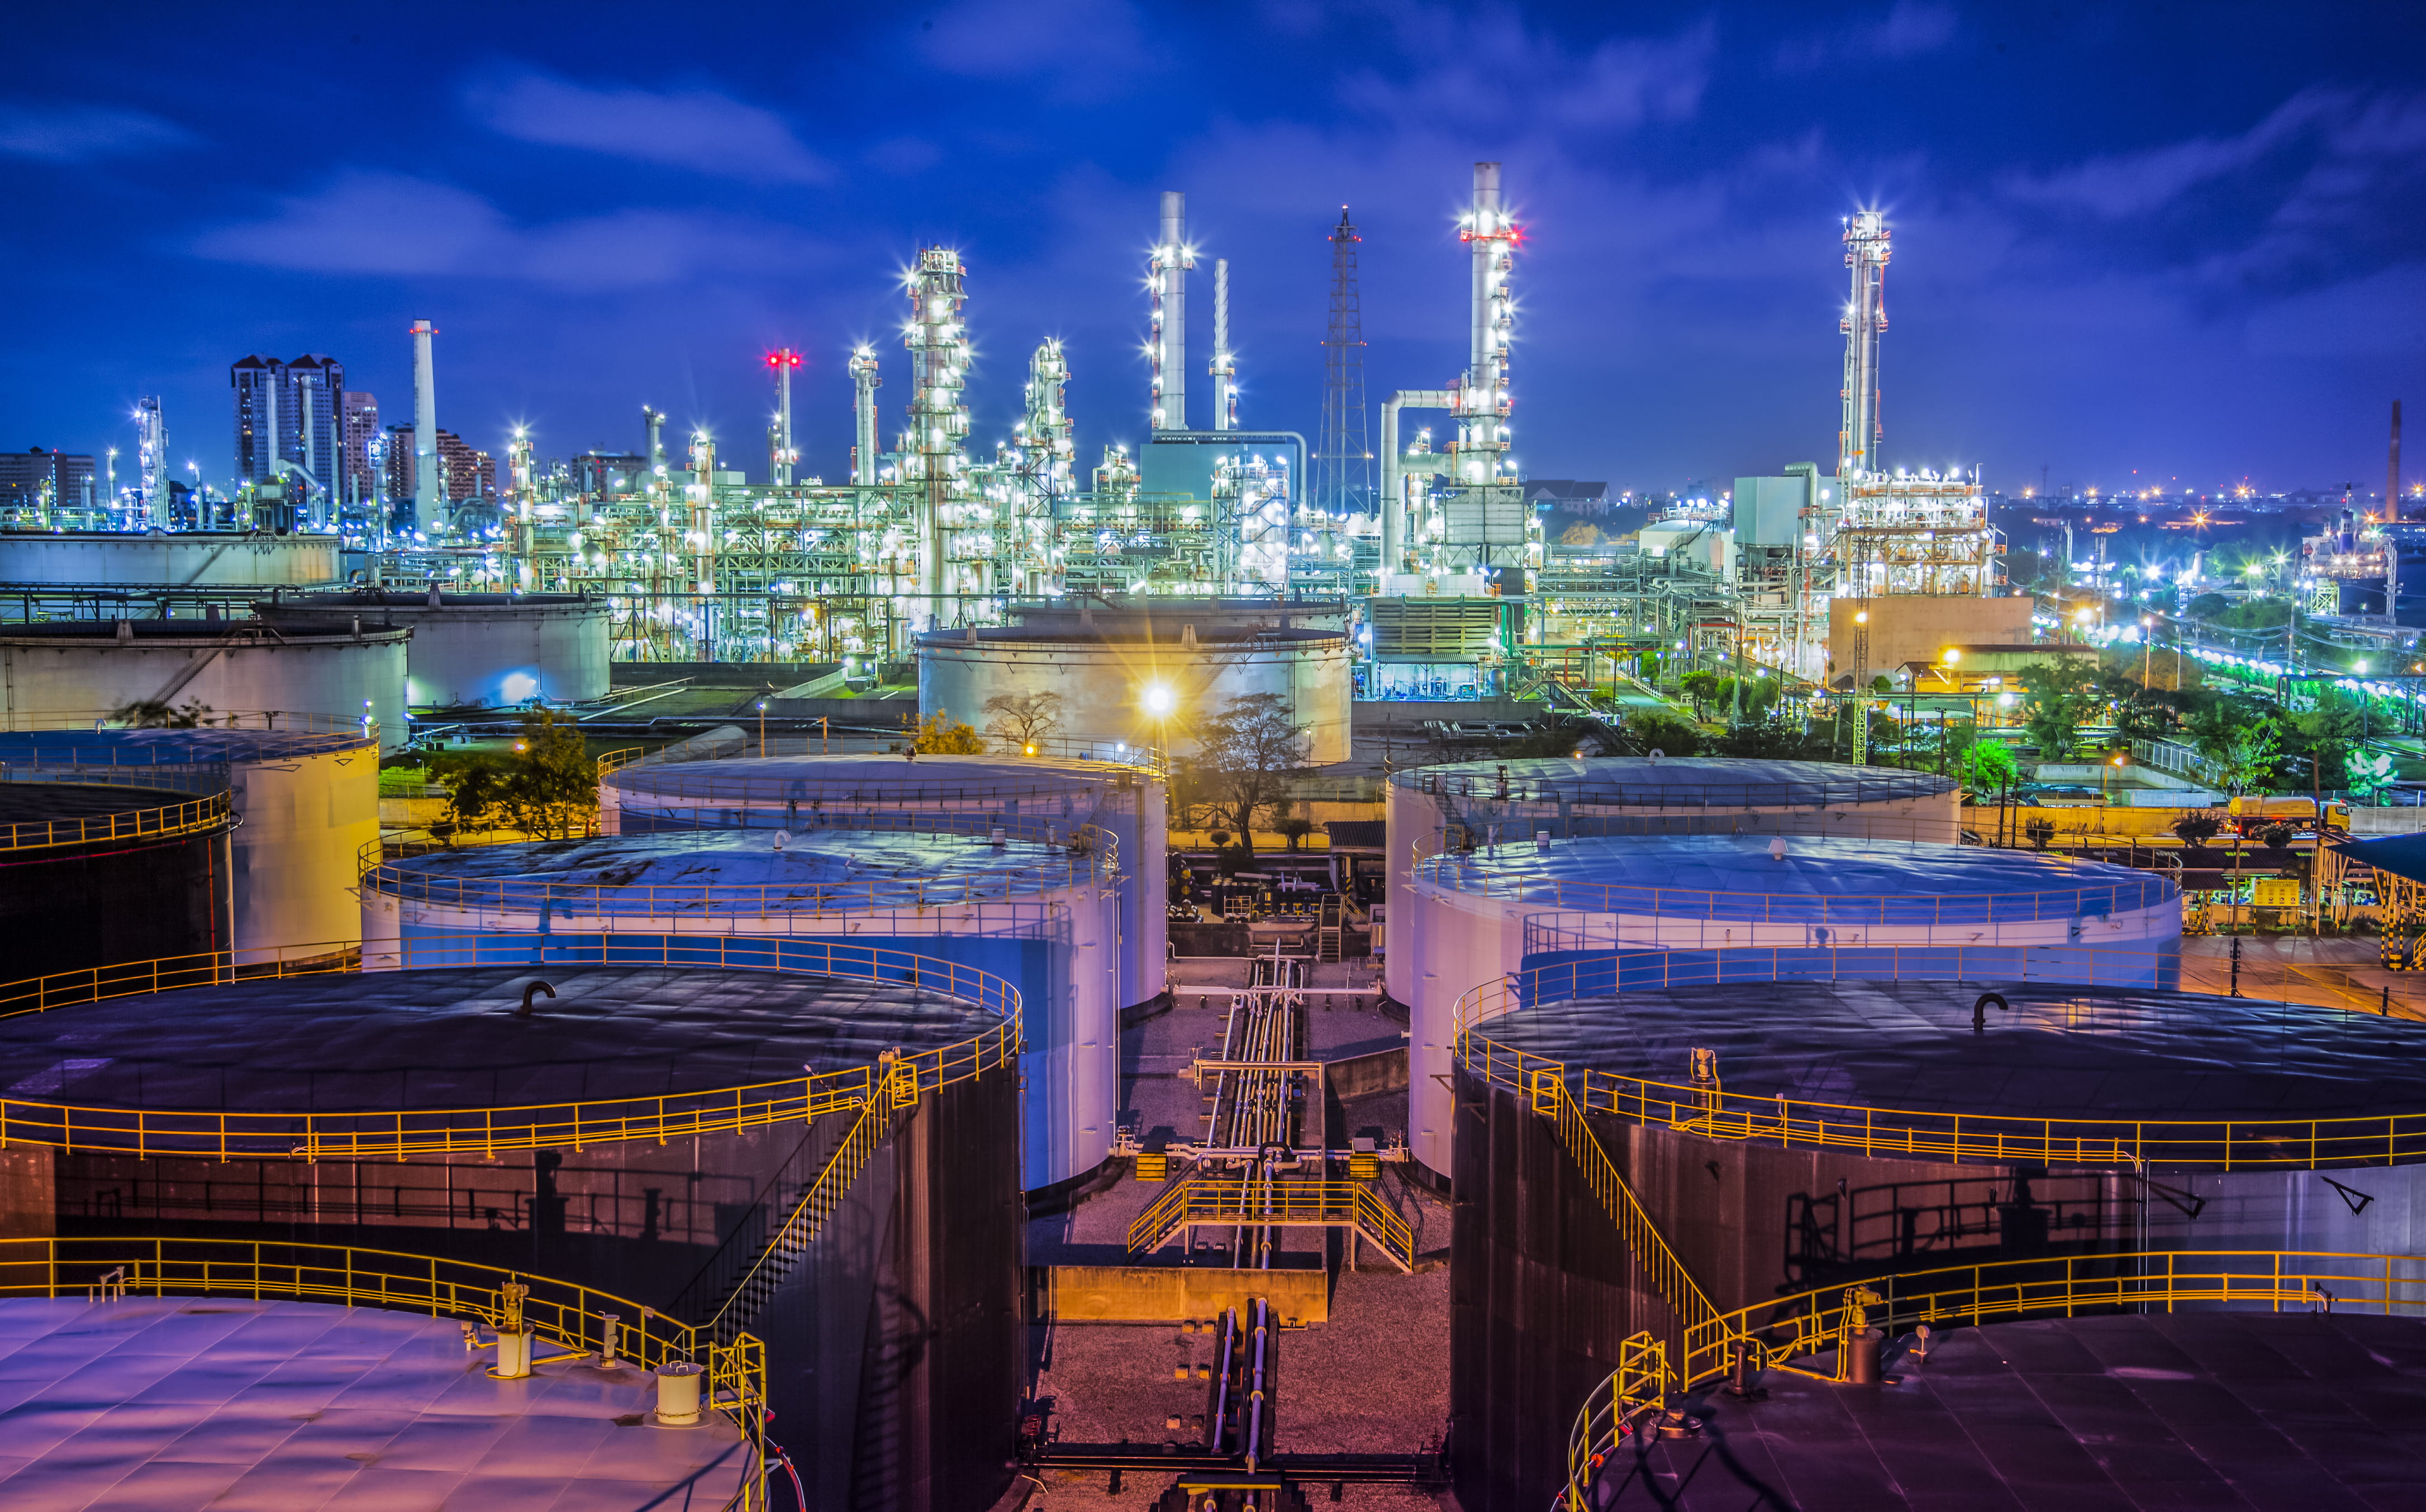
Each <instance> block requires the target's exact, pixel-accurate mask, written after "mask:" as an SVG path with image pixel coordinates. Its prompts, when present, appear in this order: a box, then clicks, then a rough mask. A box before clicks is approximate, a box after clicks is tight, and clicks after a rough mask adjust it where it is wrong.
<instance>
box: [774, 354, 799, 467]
mask: <svg viewBox="0 0 2426 1512" xmlns="http://www.w3.org/2000/svg"><path fill="white" fill-rule="evenodd" d="M767 365H768V367H771V368H773V369H774V370H775V434H774V436H773V437H772V438H771V439H772V441H773V442H774V444H772V445H771V446H769V447H768V452H769V453H770V454H771V455H770V456H769V457H768V463H769V468H768V471H769V472H770V473H771V474H772V475H773V476H774V479H775V486H776V487H777V488H779V489H788V488H790V487H791V486H792V464H793V463H795V462H798V461H799V460H800V459H801V451H800V448H799V447H797V446H795V445H794V444H792V369H794V368H796V367H798V366H800V365H801V354H800V353H798V352H796V351H794V350H792V349H791V348H790V347H789V346H786V347H784V348H783V349H782V350H781V351H777V352H771V353H769V354H768V358H767Z"/></svg>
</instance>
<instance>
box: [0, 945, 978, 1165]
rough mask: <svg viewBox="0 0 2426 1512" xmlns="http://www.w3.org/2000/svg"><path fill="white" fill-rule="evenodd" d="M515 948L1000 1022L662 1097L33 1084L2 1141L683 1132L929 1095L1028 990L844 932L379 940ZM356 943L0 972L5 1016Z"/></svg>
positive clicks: (341, 952)
mask: <svg viewBox="0 0 2426 1512" xmlns="http://www.w3.org/2000/svg"><path fill="white" fill-rule="evenodd" d="M484 946H488V947H495V948H511V949H513V950H514V952H515V953H516V957H517V959H516V964H517V965H518V966H521V965H527V966H528V968H529V969H530V970H532V971H534V972H536V971H538V970H541V969H542V968H545V967H548V966H568V965H572V966H580V965H608V966H617V967H633V966H652V965H657V966H669V967H677V968H697V969H703V970H709V969H739V970H748V971H768V972H780V973H792V974H799V975H803V976H832V977H840V978H843V979H846V980H851V981H863V982H875V983H882V984H885V985H887V986H900V987H916V988H919V989H925V990H930V991H934V992H939V993H943V994H946V995H949V996H953V997H959V998H962V999H963V1000H965V1001H968V1002H970V1003H973V1004H975V1005H978V1007H980V1008H984V1009H987V1010H989V1011H991V1012H993V1013H995V1014H996V1015H998V1016H999V1017H998V1020H997V1021H996V1022H995V1023H994V1024H993V1025H991V1026H989V1027H988V1028H986V1029H985V1030H983V1031H982V1032H980V1033H978V1034H977V1035H975V1036H973V1037H970V1038H967V1039H963V1040H961V1041H959V1042H957V1043H954V1044H950V1045H945V1046H940V1047H937V1048H935V1049H932V1050H924V1051H918V1052H915V1053H914V1054H905V1055H903V1056H902V1057H900V1058H899V1059H898V1061H895V1060H888V1061H883V1062H880V1063H879V1064H877V1065H872V1066H858V1067H851V1068H849V1069H847V1070H835V1071H824V1072H817V1073H814V1074H807V1075H802V1076H796V1077H790V1078H786V1079H784V1080H783V1081H777V1082H763V1083H757V1084H754V1085H752V1086H734V1087H723V1088H718V1089H714V1090H703V1091H698V1092H678V1093H669V1094H664V1095H660V1096H655V1097H610V1098H596V1099H590V1100H587V1101H583V1102H553V1103H538V1104H530V1105H521V1106H509V1107H489V1108H479V1107H472V1108H416V1109H393V1110H378V1111H369V1110H364V1111H353V1112H348V1111H334V1112H323V1111H310V1110H302V1109H299V1110H297V1111H293V1112H276V1111H273V1112H259V1113H256V1112H249V1111H248V1112H231V1111H226V1110H209V1109H182V1108H129V1107H108V1106H79V1105H75V1104H71V1103H68V1102H51V1101H46V1100H42V1099H37V1098H23V1097H8V1098H0V1145H6V1144H8V1143H17V1144H33V1145H48V1146H50V1147H52V1148H54V1149H58V1150H76V1151H84V1152H90V1153H112V1154H127V1155H137V1156H145V1157H148V1156H154V1155H212V1156H215V1157H217V1158H218V1159H221V1160H228V1159H235V1158H243V1157H254V1158H260V1157H288V1156H291V1157H295V1158H299V1159H303V1160H338V1159H347V1160H359V1159H365V1158H370V1159H397V1160H401V1159H405V1158H407V1157H409V1156H413V1155H449V1154H478V1155H483V1156H485V1155H491V1154H495V1153H498V1152H500V1151H504V1150H538V1149H542V1148H549V1147H570V1148H572V1149H574V1150H579V1149H582V1148H583V1147H585V1146H588V1145H600V1144H620V1143H623V1142H625V1141H629V1140H643V1139H646V1140H655V1141H656V1142H658V1143H663V1142H665V1141H666V1140H669V1139H674V1138H685V1137H689V1136H691V1135H696V1134H726V1133H731V1132H733V1131H736V1130H740V1129H756V1128H766V1127H768V1126H771V1125H777V1124H788V1123H800V1122H805V1121H807V1120H809V1119H812V1118H822V1117H824V1116H825V1115H827V1114H831V1113H841V1112H848V1111H851V1110H854V1109H856V1108H859V1107H860V1106H862V1105H863V1104H865V1103H866V1102H869V1101H870V1100H871V1099H874V1098H876V1097H877V1096H879V1095H880V1093H883V1094H886V1095H892V1093H891V1089H894V1088H898V1086H900V1085H902V1084H901V1082H900V1081H899V1080H898V1078H907V1079H908V1081H909V1083H910V1085H912V1086H914V1087H915V1089H916V1090H917V1091H918V1092H920V1093H924V1092H927V1091H931V1090H939V1089H941V1088H943V1087H946V1086H954V1085H957V1084H958V1083H960V1082H962V1081H966V1080H968V1079H970V1078H972V1077H977V1076H981V1075H984V1074H985V1073H987V1072H988V1071H993V1070H1001V1069H1004V1068H1007V1067H1010V1066H1011V1065H1012V1064H1013V1063H1014V1062H1015V1060H1016V1059H1017V1056H1018V1054H1019V1047H1020V1025H1019V1017H1020V995H1019V989H1017V988H1015V987H1013V986H1011V984H1010V983H1009V982H1007V981H1004V980H1003V979H1002V978H1000V977H998V976H995V975H994V974H993V973H988V972H982V971H979V970H978V969H977V968H975V967H971V966H963V965H961V964H959V963H957V962H953V961H946V960H938V959H935V958H933V957H926V956H918V955H914V954H912V953H910V952H907V951H898V950H884V949H879V948H876V947H872V946H867V945H854V944H849V943H847V942H841V941H832V942H829V941H811V940H800V939H780V940H778V939H763V940H752V939H744V938H735V937H726V936H716V935H700V936H686V937H684V938H683V939H681V940H680V941H668V940H655V939H649V938H645V937H643V938H636V939H631V940H619V939H608V940H605V941H578V940H575V941H558V940H534V939H532V938H530V937H528V936H479V935H458V936H445V937H439V938H431V939H425V940H405V941H385V942H382V943H381V944H380V945H379V946H377V947H376V952H377V954H378V955H379V956H380V957H382V958H384V959H388V960H392V961H394V962H395V963H396V965H397V966H399V967H402V968H407V969H410V968H413V967H424V966H461V965H464V964H466V963H467V957H470V958H474V959H477V953H478V952H479V951H480V950H481V949H482V948H483V947H484ZM358 951H359V947H357V946H354V945H351V944H323V945H302V946H289V947H286V948H285V949H283V950H282V951H281V952H280V953H279V955H278V958H276V959H273V960H269V961H264V962H258V963H253V962H248V963H246V964H244V965H241V966H239V965H237V964H235V957H233V955H232V954H231V953H229V952H226V951H218V952H213V953H209V954H205V955H198V956H183V957H169V958H166V959H163V960H155V961H137V962H132V963H129V964H126V965H121V966H111V967H101V968H96V969H92V970H88V971H81V972H63V973H57V974H55V975H51V976H42V977H35V978H31V979H28V980H26V981H22V982H16V983H12V984H9V985H7V986H0V1017H13V1016H16V1015H19V1014H25V1013H41V1012H56V1011H57V1010H58V1009H60V1008H63V1007H68V1006H72V1005H78V1004H88V1003H97V1002H101V1001H104V1000H106V999H110V998H120V997H129V996H137V995H143V994H149V993H154V992H170V991H174V990H177V989H186V988H197V987H212V986H218V985H223V984H227V983H232V982H240V981H257V980H263V979H267V978H273V977H284V976H313V975H326V974H331V973H351V972H359V971H362V970H363V969H364V967H363V958H362V957H361V955H360V954H359V953H358Z"/></svg>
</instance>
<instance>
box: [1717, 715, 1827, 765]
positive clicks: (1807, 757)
mask: <svg viewBox="0 0 2426 1512" xmlns="http://www.w3.org/2000/svg"><path fill="white" fill-rule="evenodd" d="M1709 748H1710V751H1711V753H1712V754H1714V755H1719V756H1743V757H1752V758H1756V759H1767V760H1771V761H1803V762H1824V761H1829V760H1832V759H1834V756H1835V751H1834V750H1833V749H1832V748H1831V742H1830V740H1829V738H1828V737H1827V736H1826V735H1822V734H1806V733H1804V732H1803V726H1802V725H1801V723H1800V722H1798V721H1795V720H1791V719H1780V718H1777V717H1775V716H1764V717H1759V718H1753V717H1746V718H1744V719H1741V720H1739V721H1737V722H1736V723H1734V724H1731V725H1729V726H1727V728H1726V730H1725V731H1724V732H1722V733H1721V734H1720V735H1718V736H1717V737H1716V738H1714V739H1713V740H1712V741H1711V742H1710V747H1709Z"/></svg>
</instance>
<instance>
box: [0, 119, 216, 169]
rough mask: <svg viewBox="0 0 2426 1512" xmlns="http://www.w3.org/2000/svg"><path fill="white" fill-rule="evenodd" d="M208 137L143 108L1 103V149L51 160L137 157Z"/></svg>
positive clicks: (47, 161)
mask: <svg viewBox="0 0 2426 1512" xmlns="http://www.w3.org/2000/svg"><path fill="white" fill-rule="evenodd" d="M201 141H202V138H201V137H197V136H195V135H194V134H193V133H192V132H190V131H187V130H186V128H185V127H183V126H180V125H178V124H177V123H176V122H175V121H168V120H164V119H162V118H161V117H159V116H155V115H152V114H150V113H149V112H147V111H142V110H120V109H116V108H113V107H111V106H107V105H59V106H56V107H53V108H50V109H28V108H25V107H23V106H15V107H9V108H0V153H5V154H7V155H8V156H10V157H30V158H34V159H37V160H39V161H40V162H45V163H84V162H90V161H91V160H93V159H95V158H102V157H135V156H140V155H142V154H144V153H160V152H171V151H175V150H177V149H180V148H186V147H194V146H198V145H200V143H201Z"/></svg>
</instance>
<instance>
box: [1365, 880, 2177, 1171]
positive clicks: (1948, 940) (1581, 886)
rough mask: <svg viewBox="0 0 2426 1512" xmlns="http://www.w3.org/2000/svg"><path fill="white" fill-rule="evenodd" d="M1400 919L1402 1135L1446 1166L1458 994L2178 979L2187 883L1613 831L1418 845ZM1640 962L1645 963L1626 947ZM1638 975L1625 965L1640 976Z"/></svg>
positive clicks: (1419, 1153) (1429, 1159)
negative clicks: (1564, 975) (1542, 980)
mask: <svg viewBox="0 0 2426 1512" xmlns="http://www.w3.org/2000/svg"><path fill="white" fill-rule="evenodd" d="M1411 891H1412V902H1411V905H1410V908H1409V911H1408V913H1407V915H1406V920H1405V923H1404V924H1403V925H1399V926H1398V927H1399V936H1400V948H1401V949H1402V950H1403V951H1404V952H1405V953H1406V955H1407V956H1408V957H1409V959H1408V962H1407V966H1408V972H1409V976H1410V979H1411V981H1412V983H1413V991H1414V997H1413V999H1412V1001H1411V1002H1410V1004H1409V1007H1410V1010H1411V1011H1410V1023H1409V1027H1410V1031H1411V1039H1410V1041H1409V1043H1410V1058H1409V1062H1408V1085H1409V1086H1411V1087H1412V1088H1414V1089H1415V1090H1414V1093H1413V1096H1412V1100H1411V1103H1410V1106H1409V1109H1408V1122H1409V1129H1408V1144H1409V1146H1410V1148H1412V1149H1413V1150H1415V1155H1416V1158H1417V1159H1419V1160H1421V1161H1423V1162H1424V1164H1425V1165H1427V1166H1431V1168H1432V1169H1433V1170H1434V1171H1437V1172H1441V1173H1444V1174H1446V1173H1447V1172H1448V1169H1449V1155H1450V1150H1449V1146H1450V1134H1449V1131H1450V1119H1449V1114H1450V1109H1451V1103H1452V1100H1451V1097H1450V1093H1449V1089H1448V1077H1449V1074H1450V1070H1451V1063H1452V1061H1453V1060H1454V1059H1455V1055H1456V1049H1457V1044H1456V1041H1457V1025H1456V1005H1457V1000H1458V999H1459V998H1460V997H1461V996H1463V995H1464V993H1466V992H1467V991H1468V990H1470V989H1474V988H1477V987H1480V986H1483V985H1485V984H1487V983H1491V982H1495V981H1499V980H1502V979H1504V978H1505V977H1506V976H1507V975H1508V974H1509V973H1514V972H1528V971H1532V970H1535V969H1538V968H1542V967H1551V966H1571V965H1574V964H1575V963H1578V962H1586V963H1606V971H1607V973H1608V974H1609V987H1610V988H1611V989H1625V988H1630V987H1635V986H1643V987H1665V986H1668V985H1670V984H1671V983H1672V982H1674V981H1675V980H1677V979H1680V978H1683V979H1690V980H1702V979H1706V973H1710V972H1713V971H1715V970H1716V969H1717V966H1718V963H1719V962H1720V960H1721V959H1722V957H1723V960H1724V962H1725V966H1726V974H1727V977H1728V979H1730V980H1736V981H1754V980H1761V979H1767V980H1771V981H1776V980H1786V979H1789V978H1794V977H1798V976H1805V975H1818V976H1822V977H1833V976H1842V975H1869V974H1876V975H1881V976H1896V977H1900V978H1903V979H1916V978H1917V979H1924V980H1927V979H1942V980H1949V981H1950V980H1979V979H1981V978H1983V977H1988V978H2003V977H2008V976H2014V975H2018V974H2020V973H2021V971H2022V969H2023V968H2024V967H2025V966H2027V967H2028V969H2029V972H2030V975H2032V976H2033V977H2034V978H2036V979H2039V980H2056V981H2062V980H2077V981H2082V982H2091V981H2096V982H2106V983H2111V984H2112V985H2117V986H2145V987H2171V986H2172V985H2174V984H2173V981H2172V979H2171V978H2172V976H2173V974H2174V962H2175V957H2176V956H2177V954H2178V952H2179V950H2180V942H2181V933H2182V902H2181V890H2180V889H2179V888H2177V887H2175V885H2174V884H2173V883H2172V882H2171V881H2168V880H2167V879H2165V878H2164V877H2159V876H2156V875H2155V874H2153V873H2149V872H2139V871H2133V870H2132V869H2130V868H2129V867H2125V866H2110V865H2108V864H2106V863H2104V862H2102V861H2074V860H2071V859H2068V858H2065V857H2061V856H2045V855H2039V854H2037V853H2034V852H2030V851H2014V850H1986V849H1982V848H1981V847H1978V846H1969V845H1939V844H1894V843H1889V842H1868V841H1855V840H1833V839H1826V838H1820V837H1814V836H1807V835H1794V836H1787V835H1756V834H1747V835H1674V836H1647V835H1616V836H1585V837H1581V838H1577V839H1569V840H1559V839H1543V840H1538V841H1536V840H1530V839H1528V840H1524V841H1521V842H1512V841H1508V840H1502V841H1500V842H1499V843H1497V844H1490V843H1485V844H1481V845H1480V846H1478V847H1477V848H1475V849H1473V850H1463V849H1450V850H1446V851H1441V852H1439V853H1437V854H1432V855H1429V856H1427V855H1423V854H1422V853H1421V851H1420V850H1419V851H1418V859H1417V861H1416V862H1415V873H1414V877H1413V885H1412V890H1411ZM1630 956H1631V957H1632V958H1629V957H1630ZM1629 973H1630V974H1629Z"/></svg>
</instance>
